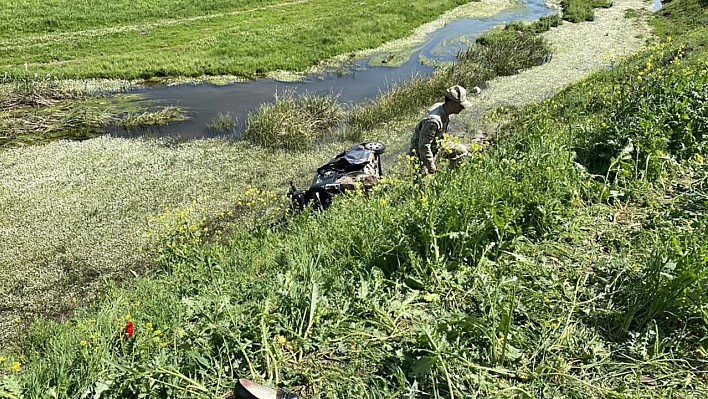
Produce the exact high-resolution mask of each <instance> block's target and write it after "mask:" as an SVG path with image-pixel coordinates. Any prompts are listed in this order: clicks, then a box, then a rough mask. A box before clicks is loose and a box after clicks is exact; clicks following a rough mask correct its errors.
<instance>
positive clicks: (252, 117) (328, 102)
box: [243, 92, 344, 151]
mask: <svg viewBox="0 0 708 399" xmlns="http://www.w3.org/2000/svg"><path fill="white" fill-rule="evenodd" d="M343 117H344V110H343V108H342V104H340V103H339V102H338V101H337V97H336V96H332V95H325V96H322V95H315V94H303V95H298V96H296V95H295V93H294V92H286V93H284V94H282V95H278V94H276V96H275V101H274V102H273V103H272V104H266V105H262V106H261V107H260V108H259V109H258V110H256V111H253V112H250V113H249V115H248V125H247V126H246V130H245V131H244V132H243V137H244V138H245V139H247V140H250V141H251V142H253V143H255V144H258V145H261V146H264V147H267V148H272V149H286V150H301V151H302V150H307V149H311V148H313V147H314V146H315V144H316V142H317V141H321V140H322V139H325V138H327V136H328V135H331V133H332V132H333V129H334V128H335V127H337V126H338V125H339V123H340V122H341V120H342V119H343Z"/></svg>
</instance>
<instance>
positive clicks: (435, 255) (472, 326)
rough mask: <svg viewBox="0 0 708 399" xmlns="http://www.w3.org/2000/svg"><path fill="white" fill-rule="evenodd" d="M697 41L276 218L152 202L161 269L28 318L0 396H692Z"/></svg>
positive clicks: (704, 318)
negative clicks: (221, 221)
mask: <svg viewBox="0 0 708 399" xmlns="http://www.w3.org/2000/svg"><path fill="white" fill-rule="evenodd" d="M674 1H675V2H679V1H681V0H674ZM684 1H689V0H684ZM706 43H708V34H707V33H706V31H705V28H700V27H699V28H698V30H694V31H692V32H691V33H687V34H685V35H673V38H672V40H671V42H668V41H665V42H663V43H661V44H658V45H656V46H652V47H651V48H648V49H647V50H645V51H643V52H641V53H639V54H637V55H635V56H633V57H631V58H630V59H628V60H626V61H624V62H622V63H621V64H619V65H617V67H616V68H614V69H611V70H607V71H603V72H599V73H596V74H593V75H592V76H591V77H590V78H589V79H587V80H585V81H583V82H581V83H579V84H576V85H573V86H571V87H569V88H567V89H566V90H564V91H563V92H562V93H560V94H558V95H557V96H554V97H553V98H549V99H547V100H545V101H543V102H541V103H539V104H537V105H533V106H530V107H527V108H524V109H521V110H518V111H514V112H510V113H505V114H504V115H503V117H504V120H506V121H507V123H506V124H505V125H504V126H503V127H502V128H501V129H499V131H498V132H497V135H496V138H495V145H494V146H493V147H490V148H489V149H487V150H485V151H475V154H474V157H473V158H472V159H471V160H470V161H469V162H468V163H466V164H464V165H463V166H462V167H461V168H460V169H458V170H455V171H441V173H440V174H438V175H436V176H435V178H431V179H423V181H419V182H416V179H414V178H412V176H411V170H410V169H411V168H410V167H407V166H406V165H405V164H404V165H401V166H399V167H398V168H397V169H395V170H396V172H394V173H392V174H391V175H389V176H387V177H386V180H385V181H384V183H383V185H382V186H381V188H380V189H378V190H376V191H374V192H372V193H370V194H369V195H358V194H357V193H354V194H353V195H350V196H348V197H343V198H341V199H340V200H339V201H336V202H335V204H334V205H333V207H332V208H330V210H329V211H328V212H326V213H323V214H318V215H310V214H303V215H300V216H298V217H296V218H294V219H292V220H291V222H290V223H289V224H288V226H287V227H282V228H255V229H251V230H248V231H241V232H238V231H237V232H235V233H233V234H232V235H222V236H219V237H217V238H218V239H211V240H207V242H205V238H207V236H209V234H206V235H205V233H208V229H209V228H210V227H211V225H205V224H204V223H205V221H203V220H202V218H201V217H196V218H193V217H192V215H193V212H192V211H191V210H190V209H184V210H183V211H182V212H181V213H179V212H176V213H174V214H173V217H168V215H165V217H164V218H158V219H157V220H156V222H157V223H158V225H159V226H163V228H164V229H165V230H166V231H171V232H173V233H174V234H173V235H172V236H171V239H170V240H167V241H163V242H162V245H161V246H160V247H159V248H161V249H159V250H158V252H157V253H158V254H159V256H158V264H159V269H158V270H156V271H155V272H154V273H151V274H150V275H149V276H148V277H146V278H141V279H137V280H135V281H134V283H133V286H132V287H130V288H119V287H116V288H114V289H112V290H110V291H109V292H108V294H107V296H106V297H105V298H103V300H102V301H100V303H99V304H98V305H97V306H95V307H93V308H90V309H85V310H84V311H82V312H80V313H78V314H76V315H75V317H74V318H73V319H72V320H69V321H66V322H63V323H55V322H49V321H46V322H42V321H40V322H37V323H35V324H33V325H32V326H31V328H30V329H29V332H28V334H27V336H26V338H25V340H24V341H23V342H22V346H21V348H22V349H21V351H18V352H12V353H8V354H1V355H2V366H3V368H4V370H7V371H5V373H6V374H5V375H3V376H1V377H0V379H1V381H2V383H0V389H1V390H2V391H0V392H3V393H4V394H5V395H6V396H8V397H15V396H16V397H20V396H25V397H43V396H49V397H53V396H54V397H56V396H60V397H63V396H68V397H80V396H82V395H85V396H96V397H104V398H109V397H116V398H117V397H138V396H141V395H149V396H151V397H165V398H168V397H169V398H173V397H205V398H206V397H216V396H221V395H223V394H224V393H225V392H226V391H228V390H229V389H230V388H231V387H232V386H233V382H234V379H235V378H238V377H243V376H246V377H248V378H251V379H254V380H257V381H262V382H265V383H267V384H269V385H277V386H282V387H286V388H288V389H292V390H295V391H297V392H298V393H301V394H303V396H307V397H341V398H344V397H347V398H351V397H365V398H384V397H385V398H389V397H432V398H438V397H446V398H455V397H457V398H459V397H497V398H553V397H566V398H607V397H611V398H666V397H670V398H703V397H705V396H706V395H708V375H707V374H706V370H707V369H708V368H707V367H706V366H708V342H707V341H706V336H708V308H707V306H706V304H707V303H708V297H707V296H706V293H708V290H707V289H708V272H707V270H708V268H706V263H707V262H708V241H707V240H708V238H707V237H708V224H707V223H706V220H707V219H706V215H705V212H706V209H707V208H708V206H707V204H706V198H708V194H707V193H706V187H705V182H706V179H708V176H707V175H706V167H705V157H706V156H708V153H707V150H708V149H707V148H706V145H705V135H706V134H707V133H708V109H707V108H706V98H707V96H708V72H707V71H708V63H707V62H706V59H708V57H707V55H708V54H706V53H707V50H706V47H705V45H706ZM94 143H101V141H94ZM57 145H58V144H57ZM62 145H63V144H62ZM193 145H196V146H199V145H203V144H193ZM47 148H52V146H48V147H47ZM202 155H203V154H202ZM307 155H310V156H311V154H306V155H305V156H303V161H304V159H306V158H307ZM48 158H51V157H48ZM289 162H293V161H292V160H291V159H290V160H288V161H283V163H282V164H283V165H289ZM230 180H233V179H230ZM251 194H253V193H252V192H251ZM166 213H168V212H166ZM207 221H208V220H207ZM204 227H207V231H206V232H205V231H204ZM127 321H131V322H132V323H133V324H134V325H135V334H134V335H133V336H132V337H130V338H129V337H127V336H126V334H125V333H124V327H125V323H126V322H127Z"/></svg>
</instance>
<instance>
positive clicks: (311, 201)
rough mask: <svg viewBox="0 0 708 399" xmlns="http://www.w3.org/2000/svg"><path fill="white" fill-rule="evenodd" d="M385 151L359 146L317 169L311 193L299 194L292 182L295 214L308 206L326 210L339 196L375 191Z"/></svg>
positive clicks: (372, 144)
mask: <svg viewBox="0 0 708 399" xmlns="http://www.w3.org/2000/svg"><path fill="white" fill-rule="evenodd" d="M385 151H386V146H385V145H384V144H383V143H380V142H378V141H370V142H366V143H361V144H357V145H355V146H354V147H352V148H350V149H349V150H347V151H344V152H342V153H339V154H337V155H336V156H335V157H334V158H332V159H330V160H329V162H327V163H326V164H324V165H322V166H321V167H320V168H318V169H317V173H316V174H315V178H314V180H313V181H312V184H311V185H310V188H309V189H308V190H306V191H305V190H298V189H297V188H296V187H295V185H294V184H293V182H290V191H288V196H289V197H290V199H291V201H292V207H293V210H295V211H302V210H304V209H305V207H307V206H308V205H312V207H313V209H316V210H324V209H327V208H328V207H329V206H330V205H331V204H332V199H333V196H334V195H336V194H341V193H343V192H345V191H348V190H355V189H357V187H361V188H363V189H365V190H368V189H370V188H372V187H373V186H375V185H376V184H378V182H379V179H380V178H381V176H383V172H382V168H381V154H383V153H384V152H385Z"/></svg>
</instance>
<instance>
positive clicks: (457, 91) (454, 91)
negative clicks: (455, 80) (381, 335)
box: [445, 85, 482, 108]
mask: <svg viewBox="0 0 708 399" xmlns="http://www.w3.org/2000/svg"><path fill="white" fill-rule="evenodd" d="M480 91H482V90H481V89H480V88H479V87H477V86H475V87H474V88H473V89H472V93H473V94H479V92H480ZM445 98H446V99H448V100H450V101H454V102H456V103H459V104H460V105H462V108H469V107H471V106H472V103H471V102H469V101H468V100H467V90H465V88H464V87H462V86H460V85H455V86H452V87H451V88H449V89H447V92H446V93H445Z"/></svg>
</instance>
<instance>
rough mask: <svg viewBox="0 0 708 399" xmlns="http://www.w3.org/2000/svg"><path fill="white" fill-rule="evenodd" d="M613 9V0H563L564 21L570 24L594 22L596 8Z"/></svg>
mask: <svg viewBox="0 0 708 399" xmlns="http://www.w3.org/2000/svg"><path fill="white" fill-rule="evenodd" d="M609 7H612V1H611V0H563V1H562V2H561V9H562V10H563V19H564V20H566V21H570V22H581V21H594V20H595V11H594V10H595V9H596V8H609Z"/></svg>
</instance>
